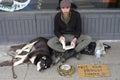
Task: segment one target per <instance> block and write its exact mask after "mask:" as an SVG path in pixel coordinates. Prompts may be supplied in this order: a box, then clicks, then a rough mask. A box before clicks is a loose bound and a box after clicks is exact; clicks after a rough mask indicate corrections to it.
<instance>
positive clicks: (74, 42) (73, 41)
mask: <svg viewBox="0 0 120 80" xmlns="http://www.w3.org/2000/svg"><path fill="white" fill-rule="evenodd" d="M76 42H77V38H74V39H73V40H72V41H71V46H72V47H74V48H75V46H76Z"/></svg>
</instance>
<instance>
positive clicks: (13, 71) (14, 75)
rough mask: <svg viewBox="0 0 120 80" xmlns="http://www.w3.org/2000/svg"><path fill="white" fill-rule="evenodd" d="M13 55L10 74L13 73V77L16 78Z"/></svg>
mask: <svg viewBox="0 0 120 80" xmlns="http://www.w3.org/2000/svg"><path fill="white" fill-rule="evenodd" d="M13 64H14V57H13V56H12V74H13V79H16V78H17V75H16V74H15V70H14V66H13Z"/></svg>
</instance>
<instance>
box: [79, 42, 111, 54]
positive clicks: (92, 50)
mask: <svg viewBox="0 0 120 80" xmlns="http://www.w3.org/2000/svg"><path fill="white" fill-rule="evenodd" d="M102 44H103V46H104V49H105V51H107V50H109V49H110V48H111V46H109V45H108V44H105V43H102ZM96 45H97V43H96V42H90V43H89V45H88V46H87V47H85V48H84V49H83V50H82V51H80V53H81V54H87V55H95V49H96Z"/></svg>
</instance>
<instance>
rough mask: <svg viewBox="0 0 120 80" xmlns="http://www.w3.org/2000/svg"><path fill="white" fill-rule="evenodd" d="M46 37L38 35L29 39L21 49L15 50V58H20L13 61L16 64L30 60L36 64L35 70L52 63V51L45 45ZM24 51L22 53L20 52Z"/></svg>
mask: <svg viewBox="0 0 120 80" xmlns="http://www.w3.org/2000/svg"><path fill="white" fill-rule="evenodd" d="M47 41H48V39H46V38H43V37H39V38H36V39H33V40H31V41H30V42H29V43H28V44H26V45H25V46H24V47H23V48H22V49H20V50H17V51H16V52H17V55H16V56H15V58H21V59H20V60H19V61H17V62H15V63H14V66H17V65H19V64H21V63H25V62H26V61H31V62H32V63H33V64H35V65H37V71H41V70H44V69H47V68H49V67H50V66H51V64H52V59H51V56H52V51H51V49H50V48H49V47H48V46H47ZM23 52H24V53H26V54H25V55H22V53H23Z"/></svg>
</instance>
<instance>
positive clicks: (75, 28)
mask: <svg viewBox="0 0 120 80" xmlns="http://www.w3.org/2000/svg"><path fill="white" fill-rule="evenodd" d="M54 34H55V35H56V36H57V37H58V38H59V37H60V36H61V35H63V34H73V35H74V36H75V37H76V38H78V37H80V35H81V16H80V14H79V13H78V12H77V11H74V10H72V11H71V18H70V21H69V22H68V24H66V23H65V22H64V21H63V20H61V12H59V13H57V14H56V16H55V19H54Z"/></svg>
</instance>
